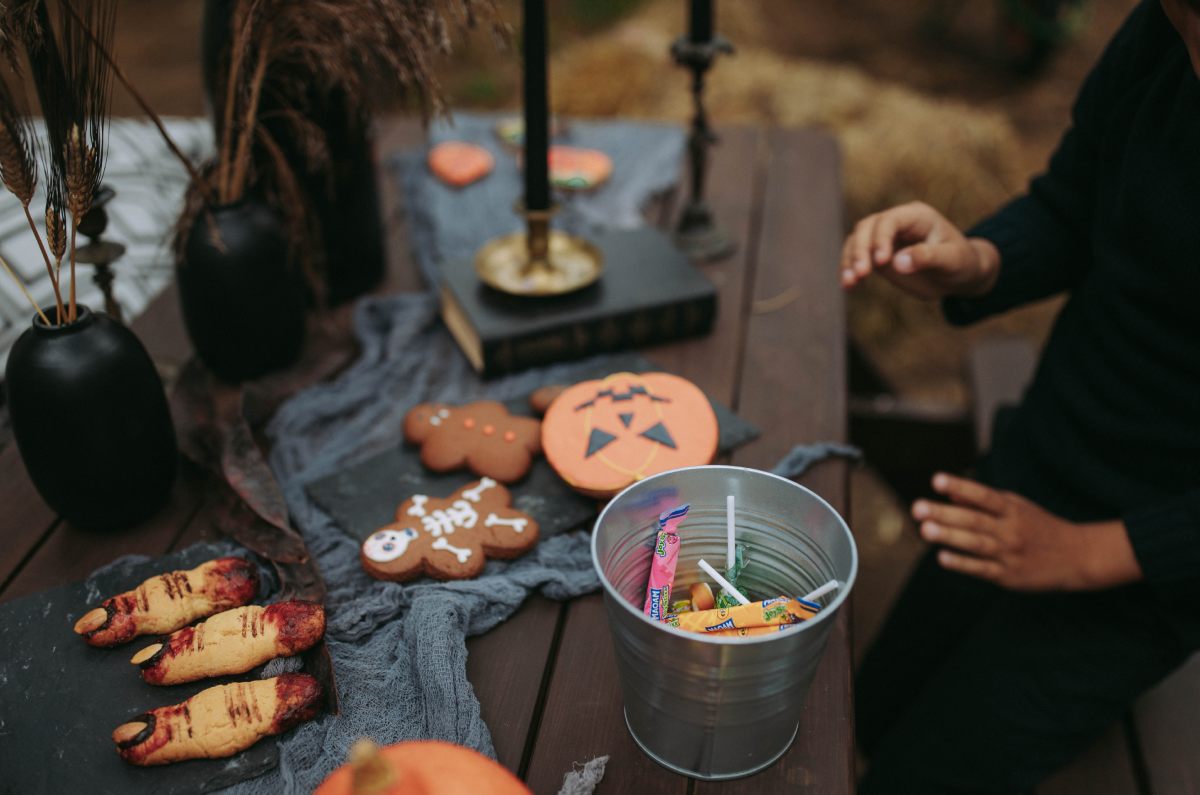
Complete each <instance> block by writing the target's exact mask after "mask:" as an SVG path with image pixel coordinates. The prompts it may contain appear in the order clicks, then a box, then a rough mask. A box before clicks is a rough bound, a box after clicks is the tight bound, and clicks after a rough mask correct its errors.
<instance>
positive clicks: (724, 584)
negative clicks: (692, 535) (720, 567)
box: [697, 560, 750, 605]
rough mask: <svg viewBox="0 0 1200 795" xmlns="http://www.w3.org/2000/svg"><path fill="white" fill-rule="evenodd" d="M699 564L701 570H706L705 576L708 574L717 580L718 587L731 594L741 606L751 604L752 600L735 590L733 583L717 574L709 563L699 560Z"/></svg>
mask: <svg viewBox="0 0 1200 795" xmlns="http://www.w3.org/2000/svg"><path fill="white" fill-rule="evenodd" d="M697 563H698V564H699V566H700V568H702V569H704V573H705V574H707V575H708V576H709V577H712V578H713V579H714V580H716V581H717V585H719V586H721V588H722V589H724V591H725V593H727V594H729V595H730V596H732V597H733V598H734V599H737V600H738V603H739V604H743V605H748V604H750V600H749V599H747V598H746V597H745V596H743V595H742V592H741V591H739V590H738V589H737V588H734V587H733V583H731V582H729V580H727V579H725V578H724V577H722V576H721V575H720V574H719V573H717V570H716V569H714V568H713V567H712V566H710V565H708V562H707V561H705V560H699V561H697Z"/></svg>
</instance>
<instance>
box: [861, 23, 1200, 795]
mask: <svg viewBox="0 0 1200 795" xmlns="http://www.w3.org/2000/svg"><path fill="white" fill-rule="evenodd" d="M1198 74H1200V0H1146V1H1145V2H1142V3H1141V4H1140V5H1139V6H1137V8H1136V9H1135V10H1134V11H1133V12H1132V14H1131V15H1130V17H1129V18H1128V20H1127V21H1126V22H1125V24H1124V25H1123V26H1122V28H1121V30H1120V31H1119V32H1118V33H1117V35H1116V36H1115V38H1114V39H1113V41H1112V42H1111V43H1110V44H1109V46H1108V48H1107V50H1106V51H1105V53H1104V55H1103V57H1102V58H1101V60H1100V62H1099V64H1098V65H1097V66H1096V67H1095V68H1094V69H1093V71H1092V72H1091V74H1090V75H1089V76H1088V78H1087V80H1086V82H1085V83H1084V85H1083V88H1082V90H1081V91H1080V94H1079V97H1078V100H1077V101H1076V104H1075V106H1074V109H1073V112H1072V123H1071V127H1070V129H1069V130H1068V131H1067V132H1066V134H1065V135H1064V137H1063V139H1062V142H1061V144H1060V145H1059V147H1058V150H1057V151H1056V152H1055V154H1054V155H1053V157H1052V159H1051V161H1050V164H1049V167H1048V169H1047V171H1046V172H1045V173H1044V174H1043V175H1041V176H1039V177H1037V178H1035V179H1034V180H1033V181H1032V183H1031V184H1030V187H1029V191H1028V193H1027V194H1026V195H1023V196H1021V197H1019V198H1017V199H1016V200H1014V201H1013V202H1011V203H1010V204H1008V205H1007V206H1006V207H1004V208H1003V209H1001V210H1000V211H999V212H998V213H997V214H995V215H994V216H992V217H991V218H989V219H987V220H985V221H983V222H982V223H980V224H979V225H978V226H976V227H975V228H974V229H972V230H970V231H969V232H967V233H966V234H965V235H964V234H963V233H962V232H960V231H959V230H958V229H956V228H955V227H954V226H953V225H952V224H951V223H950V222H948V221H947V220H946V219H945V218H944V217H942V216H941V215H940V214H939V213H938V212H937V211H936V210H934V209H933V208H931V207H928V206H926V205H924V204H920V203H913V204H907V205H903V206H900V207H895V208H892V209H890V210H887V211H884V212H881V213H878V214H875V215H872V216H869V217H868V218H865V219H863V220H862V221H861V222H860V223H859V224H858V225H857V227H856V228H855V230H854V231H853V232H852V234H851V235H850V236H849V238H848V239H847V240H846V244H845V247H844V249H843V258H842V262H841V268H842V280H843V283H844V284H845V286H846V287H853V286H854V285H855V284H858V283H859V282H861V281H862V280H863V279H866V278H869V277H870V276H871V275H872V274H879V275H882V276H883V277H885V278H887V279H889V280H891V281H892V282H894V283H895V284H897V285H898V286H900V287H901V288H903V289H905V290H907V291H908V292H910V293H913V294H915V295H917V296H919V297H923V298H927V299H940V300H942V306H943V311H944V314H945V315H946V317H947V319H948V320H950V321H951V322H952V323H955V324H966V323H971V322H973V321H976V320H979V319H981V318H984V317H987V316H988V315H992V314H995V313H997V312H1002V311H1005V310H1007V309H1010V308H1012V307H1015V306H1018V305H1021V304H1024V303H1027V302H1030V301H1036V300H1038V299H1042V298H1046V297H1048V296H1051V295H1054V294H1057V293H1061V292H1068V293H1069V298H1068V300H1067V302H1066V304H1065V305H1064V307H1063V309H1062V311H1061V313H1060V314H1059V316H1058V318H1057V319H1056V322H1055V325H1054V328H1053V331H1052V333H1051V335H1050V339H1049V341H1048V343H1047V345H1046V348H1045V351H1044V353H1043V355H1042V359H1041V363H1040V365H1039V367H1038V369H1037V373H1036V376H1035V378H1034V381H1033V384H1032V385H1031V386H1030V387H1029V389H1028V391H1027V392H1026V394H1025V396H1024V398H1023V400H1022V402H1021V405H1020V406H1019V407H1018V408H1016V409H1015V410H1013V411H1012V412H1011V413H1010V414H1008V415H1007V416H1000V417H997V421H996V423H995V432H994V438H993V441H992V446H991V451H990V453H989V454H988V456H987V457H986V459H985V460H984V461H983V462H982V463H981V466H980V469H979V475H980V480H979V481H975V480H967V479H964V478H959V477H953V476H951V475H949V474H946V473H939V474H938V475H936V476H935V477H934V480H933V488H934V491H935V492H937V493H938V494H940V495H941V496H943V497H944V498H945V500H944V501H943V500H919V501H917V502H916V503H915V504H914V505H913V506H912V513H913V516H914V518H915V519H916V520H917V521H918V522H919V525H920V533H921V536H922V537H923V538H925V539H926V540H927V541H929V542H930V543H931V544H933V545H934V546H933V549H932V550H931V551H930V553H929V554H928V555H927V556H926V557H925V558H924V559H923V560H922V561H921V562H920V563H919V564H918V566H917V568H916V570H915V572H914V574H913V575H912V577H911V579H910V581H909V583H908V585H907V586H906V588H905V589H904V591H903V592H902V594H901V596H900V597H899V598H898V600H897V602H896V604H895V605H894V606H893V609H892V613H891V615H890V616H889V618H888V620H887V622H886V623H885V625H884V627H883V629H882V630H881V632H880V634H879V636H878V637H877V639H876V641H875V643H874V644H873V646H872V648H871V649H870V650H869V652H868V654H867V656H866V658H865V660H864V662H863V664H862V667H861V668H860V670H859V672H858V677H857V682H856V702H857V705H858V708H857V723H858V734H859V743H860V747H861V749H862V750H863V751H864V753H865V754H866V755H867V756H868V758H869V760H870V766H869V768H868V770H867V773H866V775H865V777H864V779H863V781H862V782H861V788H860V792H862V793H877V792H884V793H909V792H912V793H918V792H919V793H940V792H997V793H1014V792H1024V791H1028V790H1029V789H1030V788H1031V787H1032V786H1033V785H1034V784H1036V783H1037V782H1038V781H1040V780H1041V779H1042V778H1044V777H1045V776H1046V775H1048V774H1049V773H1051V772H1052V771H1054V770H1055V769H1056V768H1058V767H1060V766H1062V765H1063V764H1065V763H1066V762H1067V761H1069V760H1070V759H1071V757H1072V756H1073V755H1074V754H1076V753H1078V752H1079V751H1082V750H1083V749H1084V748H1085V747H1086V745H1087V744H1088V743H1089V742H1091V741H1093V740H1094V739H1095V738H1096V737H1097V736H1098V735H1099V734H1100V733H1101V732H1102V731H1104V730H1105V729H1106V728H1108V727H1109V726H1110V725H1112V724H1113V723H1114V722H1116V721H1117V720H1119V719H1120V717H1121V714H1122V712H1123V711H1124V710H1125V709H1127V708H1128V706H1129V704H1130V703H1131V702H1132V701H1133V700H1134V699H1135V698H1136V697H1137V696H1138V695H1139V694H1140V693H1142V692H1144V691H1145V690H1146V689H1148V688H1149V687H1151V686H1152V685H1154V684H1155V683H1156V682H1158V681H1160V680H1161V679H1162V678H1163V677H1165V676H1166V675H1167V674H1168V673H1170V672H1171V671H1172V670H1174V669H1175V668H1176V667H1178V666H1179V665H1180V664H1181V663H1182V662H1184V661H1185V660H1186V659H1187V657H1188V656H1189V655H1190V654H1191V653H1192V652H1193V651H1194V650H1196V649H1197V648H1200V79H1198V77H1197V75H1198Z"/></svg>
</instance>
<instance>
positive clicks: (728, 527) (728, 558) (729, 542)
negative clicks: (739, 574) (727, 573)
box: [725, 494, 737, 570]
mask: <svg viewBox="0 0 1200 795" xmlns="http://www.w3.org/2000/svg"><path fill="white" fill-rule="evenodd" d="M733 536H734V522H733V495H732V494H730V495H729V496H728V497H726V498H725V569H726V570H729V569H732V568H733V564H734V563H737V551H736V550H735V549H734V548H733Z"/></svg>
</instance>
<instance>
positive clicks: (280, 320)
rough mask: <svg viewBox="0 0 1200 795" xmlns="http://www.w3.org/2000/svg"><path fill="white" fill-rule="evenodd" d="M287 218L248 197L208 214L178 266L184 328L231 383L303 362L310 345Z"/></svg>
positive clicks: (197, 226)
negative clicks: (302, 353) (290, 250)
mask: <svg viewBox="0 0 1200 795" xmlns="http://www.w3.org/2000/svg"><path fill="white" fill-rule="evenodd" d="M289 259H290V258H289V256H288V242H287V238H286V236H285V234H284V229H283V223H282V221H281V220H280V218H279V215H278V214H277V213H276V212H275V211H274V210H272V209H271V208H269V207H267V206H266V205H265V204H263V203H262V202H260V201H258V200H255V199H244V200H242V201H239V202H235V203H233V204H227V205H222V206H219V207H212V208H210V209H208V210H201V211H200V212H199V213H198V214H197V215H196V220H195V223H193V224H192V229H191V232H190V233H189V234H188V238H187V243H186V245H185V247H184V255H183V259H182V261H180V262H179V263H177V264H176V267H175V270H176V281H177V282H178V284H179V303H180V305H181V307H182V309H183V322H184V325H185V326H186V327H187V330H188V335H189V336H190V337H191V339H192V346H193V347H194V348H195V350H196V355H197V356H199V357H200V361H202V362H204V364H205V365H207V366H208V369H210V370H212V372H213V373H214V374H216V375H217V377H219V378H221V379H223V380H225V381H231V382H238V381H244V380H247V379H251V378H257V377H259V376H261V375H265V374H267V373H269V372H271V371H273V370H278V369H281V368H283V367H287V366H288V365H289V364H291V363H292V362H294V361H296V359H297V357H299V355H300V351H301V349H302V348H303V346H304V312H305V292H304V279H303V276H302V274H301V272H300V269H299V268H298V267H293V266H292V264H291V262H290V261H289Z"/></svg>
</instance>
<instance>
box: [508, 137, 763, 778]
mask: <svg viewBox="0 0 1200 795" xmlns="http://www.w3.org/2000/svg"><path fill="white" fill-rule="evenodd" d="M764 147H765V139H764V137H763V134H762V133H761V132H760V131H758V130H754V129H744V128H741V129H733V130H730V131H728V132H726V133H724V134H723V142H722V146H721V148H720V149H718V150H717V153H716V157H715V159H714V163H713V173H712V178H711V180H710V184H712V185H713V186H714V190H713V192H712V205H713V207H714V211H715V213H716V215H717V217H718V218H719V219H720V220H721V222H722V223H723V224H726V225H727V228H728V229H730V231H731V232H732V233H733V234H734V235H736V236H737V237H738V240H739V248H738V251H737V253H736V254H735V255H734V256H733V257H732V258H730V259H729V260H726V261H724V262H721V263H716V264H710V265H705V266H703V269H704V271H705V273H706V274H707V275H708V276H709V278H710V279H712V281H713V282H714V284H715V285H716V286H717V289H718V293H719V299H718V300H719V302H720V314H719V316H718V320H717V325H716V328H715V330H714V331H713V333H712V334H711V335H710V336H708V337H706V338H703V339H699V340H690V341H686V342H682V343H676V344H672V345H666V346H660V347H657V348H654V349H652V350H650V351H647V356H648V357H649V358H650V359H651V360H653V361H655V362H656V363H658V364H660V365H661V366H662V367H663V368H664V369H666V370H669V371H671V372H675V373H678V374H680V375H683V376H685V377H687V378H689V379H691V380H692V381H694V382H695V383H697V384H698V385H700V386H701V387H702V388H703V389H705V391H706V392H708V393H709V394H710V395H712V396H713V397H715V398H717V399H719V400H722V401H724V402H727V403H729V404H730V405H733V404H734V403H735V402H736V398H737V392H736V384H737V374H738V368H739V365H740V362H741V353H740V351H741V349H742V344H743V339H744V330H745V328H746V324H745V321H744V317H745V313H746V311H747V308H748V303H749V301H748V296H749V290H750V287H749V285H748V279H749V275H750V274H751V273H752V272H753V264H752V263H753V258H754V257H755V255H756V252H757V251H758V242H757V235H758V232H759V222H758V218H757V216H756V211H757V209H758V207H759V206H760V204H761V201H762V196H761V193H762V188H763V184H764V182H763V176H762V174H763V169H764V167H765V154H766V152H765V148H764ZM601 754H609V755H610V756H611V757H612V758H611V759H610V761H609V764H608V768H607V770H606V772H605V779H604V784H603V786H604V788H605V789H611V790H612V791H613V792H672V793H682V792H687V791H689V790H690V788H691V786H692V785H691V784H690V783H689V781H688V780H687V779H685V778H683V777H681V776H678V775H676V774H674V773H671V772H669V771H667V770H666V769H665V768H662V767H659V766H658V765H657V764H656V763H655V762H653V761H652V760H651V759H650V758H649V757H648V756H646V755H645V754H644V753H643V752H642V751H641V750H640V749H639V748H638V747H637V745H636V744H635V743H634V741H633V739H632V737H630V735H629V732H628V729H627V728H626V726H625V718H624V711H623V708H622V704H621V694H620V688H619V683H618V679H617V672H616V666H615V660H614V657H613V649H612V641H611V639H610V637H609V634H608V622H607V616H606V614H605V612H604V607H603V601H602V599H601V597H600V596H599V595H593V596H589V597H586V598H584V599H580V600H577V601H576V602H574V603H572V604H571V605H570V607H569V609H568V613H567V618H566V622H565V625H564V629H563V637H562V643H561V647H560V650H559V653H558V656H557V658H556V660H555V661H554V669H553V675H552V677H551V680H550V689H549V691H548V693H547V694H546V707H545V709H544V710H543V713H542V721H541V726H540V730H539V732H538V736H537V738H536V741H535V744H534V755H533V759H532V763H531V766H530V769H529V771H528V774H527V781H528V782H529V784H530V786H531V787H532V788H533V790H534V791H535V792H553V791H555V790H556V789H557V787H558V786H559V784H561V781H562V775H563V773H565V772H566V771H567V770H569V769H570V768H571V765H572V764H573V763H575V762H586V761H587V760H588V759H591V758H592V757H594V756H597V755H601Z"/></svg>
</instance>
